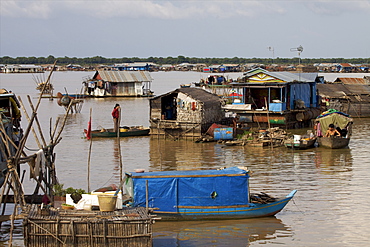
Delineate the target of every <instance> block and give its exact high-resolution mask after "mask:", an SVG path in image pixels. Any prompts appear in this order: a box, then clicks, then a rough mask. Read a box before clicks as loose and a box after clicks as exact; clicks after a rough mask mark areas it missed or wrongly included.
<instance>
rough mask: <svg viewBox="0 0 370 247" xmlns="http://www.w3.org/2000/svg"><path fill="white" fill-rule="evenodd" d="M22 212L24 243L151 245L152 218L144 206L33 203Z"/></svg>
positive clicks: (141, 246) (54, 244)
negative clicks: (84, 206) (86, 207)
mask: <svg viewBox="0 0 370 247" xmlns="http://www.w3.org/2000/svg"><path fill="white" fill-rule="evenodd" d="M23 215H24V218H23V226H24V228H23V231H24V241H25V246H32V247H41V246H48V247H49V246H63V247H65V246H86V247H87V246H89V247H90V246H91V247H93V246H96V247H98V246H110V247H115V246H117V247H118V246H119V247H121V246H130V247H144V246H145V247H146V246H152V224H153V221H154V219H153V218H152V217H151V216H150V215H149V214H148V212H147V210H146V208H141V207H140V208H125V209H122V210H116V211H113V212H101V211H85V210H60V209H55V208H50V209H41V208H40V205H35V204H33V205H30V206H29V207H28V209H27V210H26V211H25V212H24V213H23Z"/></svg>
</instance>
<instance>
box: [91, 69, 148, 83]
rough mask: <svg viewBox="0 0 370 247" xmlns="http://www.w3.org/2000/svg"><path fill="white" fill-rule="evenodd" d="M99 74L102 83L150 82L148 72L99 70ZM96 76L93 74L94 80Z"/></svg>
mask: <svg viewBox="0 0 370 247" xmlns="http://www.w3.org/2000/svg"><path fill="white" fill-rule="evenodd" d="M96 73H99V75H100V77H101V78H102V80H103V81H109V82H147V81H152V80H153V78H152V77H151V75H150V73H149V72H148V71H109V70H100V71H97V72H96ZM96 75H97V74H95V76H94V78H95V77H96Z"/></svg>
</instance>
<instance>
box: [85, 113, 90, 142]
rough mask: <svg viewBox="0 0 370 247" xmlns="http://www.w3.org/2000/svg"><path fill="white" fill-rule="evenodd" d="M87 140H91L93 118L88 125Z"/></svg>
mask: <svg viewBox="0 0 370 247" xmlns="http://www.w3.org/2000/svg"><path fill="white" fill-rule="evenodd" d="M86 139H87V140H90V139H91V117H90V120H89V123H88V124H87V132H86Z"/></svg>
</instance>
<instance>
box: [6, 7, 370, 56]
mask: <svg viewBox="0 0 370 247" xmlns="http://www.w3.org/2000/svg"><path fill="white" fill-rule="evenodd" d="M299 46H302V47H303V51H302V52H301V53H300V54H298V52H297V48H298V47H299ZM49 55H52V56H54V57H78V58H85V57H95V56H102V57H106V58H121V57H139V58H148V57H177V56H185V57H199V58H206V57H207V58H213V57H215V58H224V57H230V58H231V57H242V58H254V57H256V58H277V57H280V58H293V57H298V56H300V57H301V58H338V57H339V58H369V57H370V0H306V1H305V0H301V1H299V0H285V1H280V0H221V1H218V0H200V1H196V0H171V1H168V0H112V1H109V0H107V1H103V0H21V1H16V0H15V1H14V0H0V57H3V56H10V57H32V56H35V57H48V56H49Z"/></svg>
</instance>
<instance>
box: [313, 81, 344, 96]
mask: <svg viewBox="0 0 370 247" xmlns="http://www.w3.org/2000/svg"><path fill="white" fill-rule="evenodd" d="M316 86H317V90H318V91H319V94H320V95H321V96H323V97H329V98H343V97H345V96H346V95H349V94H351V91H349V90H348V89H347V88H346V87H345V86H344V85H342V84H317V85H316Z"/></svg>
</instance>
